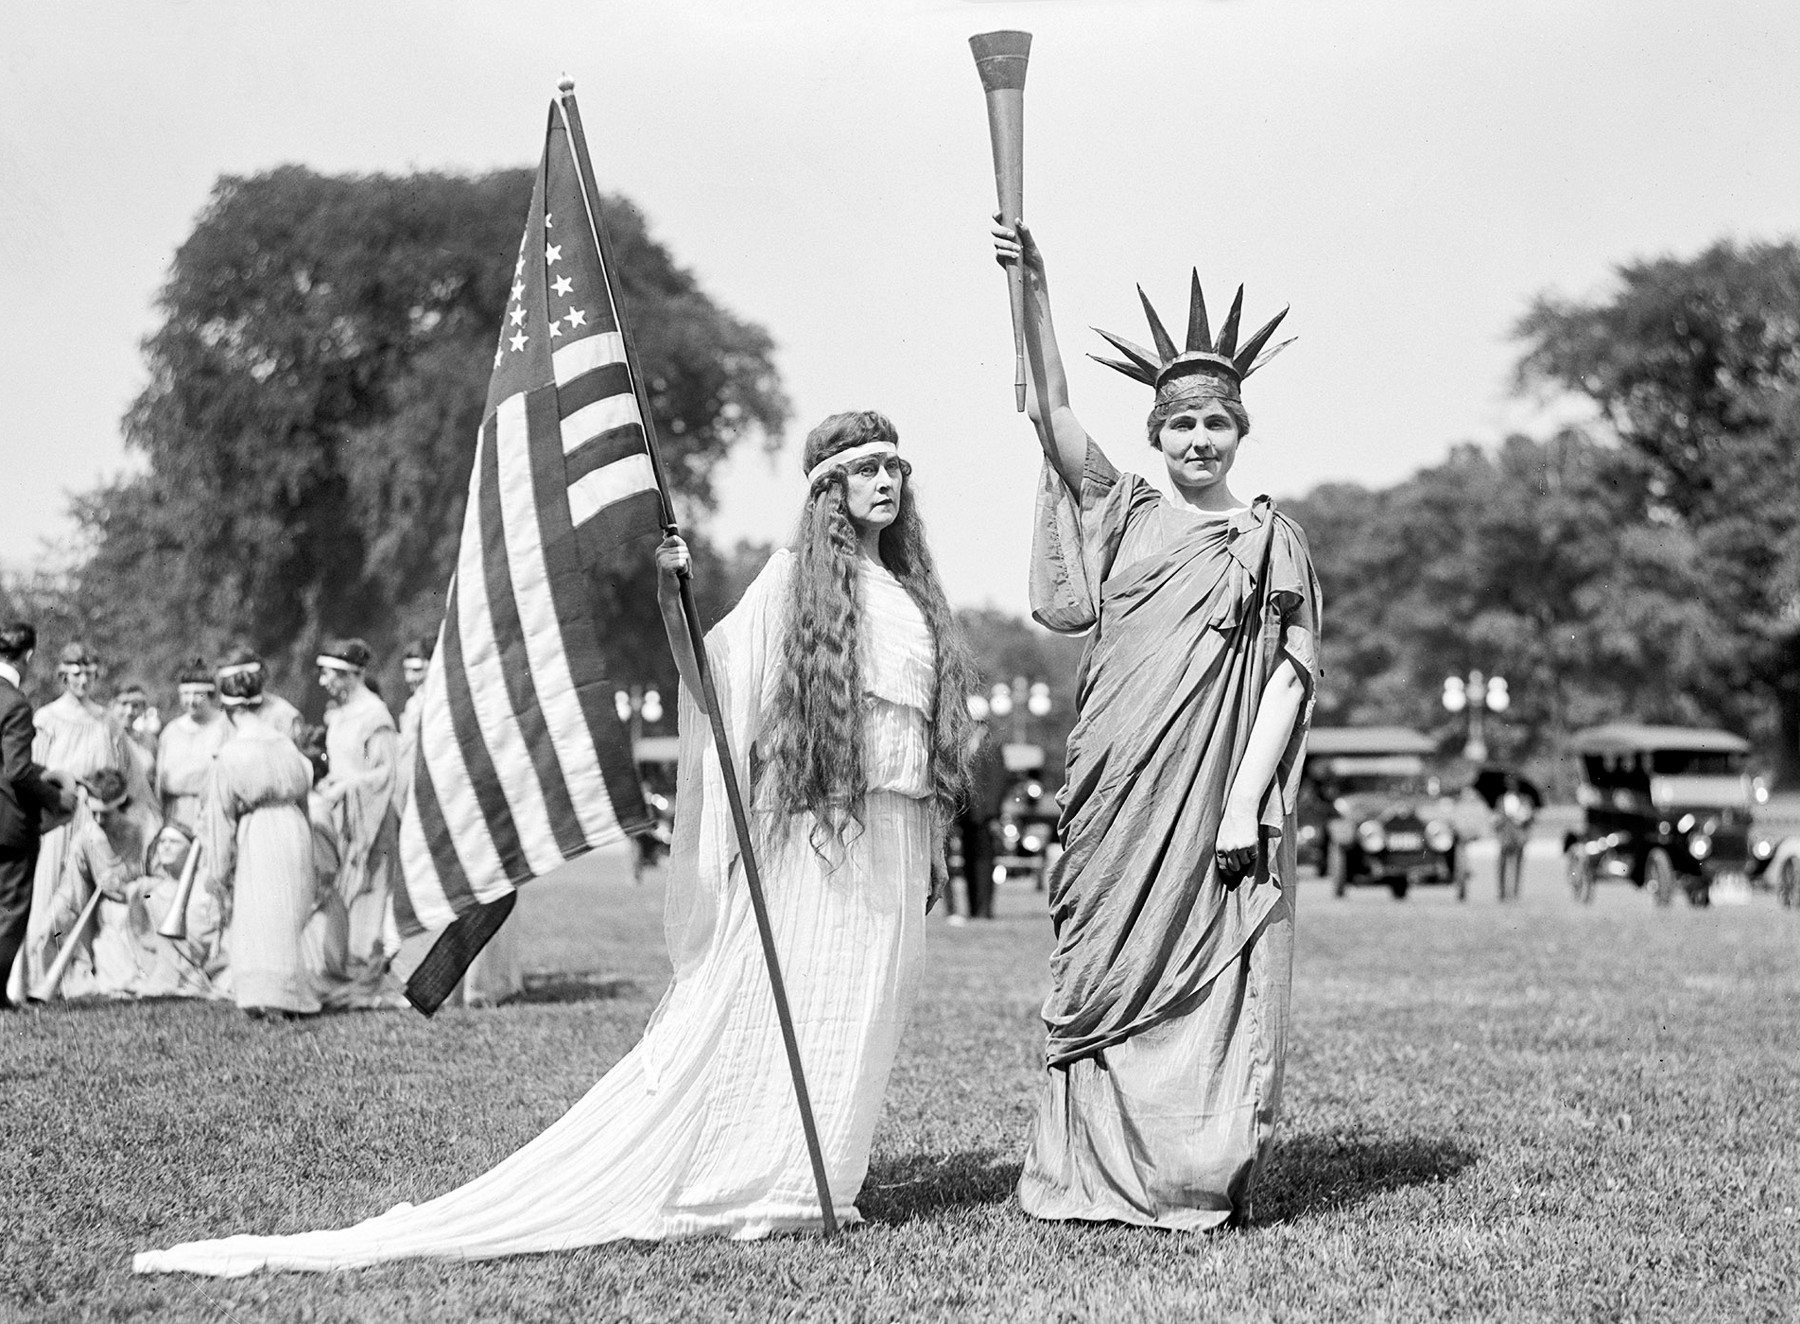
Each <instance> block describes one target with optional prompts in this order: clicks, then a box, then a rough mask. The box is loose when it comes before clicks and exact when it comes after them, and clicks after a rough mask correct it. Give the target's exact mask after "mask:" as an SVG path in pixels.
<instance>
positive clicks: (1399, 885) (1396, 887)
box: [1388, 878, 1412, 901]
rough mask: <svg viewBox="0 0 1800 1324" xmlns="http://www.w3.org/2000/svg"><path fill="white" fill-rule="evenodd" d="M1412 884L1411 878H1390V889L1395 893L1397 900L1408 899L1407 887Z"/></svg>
mask: <svg viewBox="0 0 1800 1324" xmlns="http://www.w3.org/2000/svg"><path fill="white" fill-rule="evenodd" d="M1411 886H1412V880H1411V879H1410V878H1390V879H1388V890H1389V891H1390V892H1392V893H1393V894H1394V900H1396V901H1404V900H1406V893H1407V889H1408V888H1410V887H1411Z"/></svg>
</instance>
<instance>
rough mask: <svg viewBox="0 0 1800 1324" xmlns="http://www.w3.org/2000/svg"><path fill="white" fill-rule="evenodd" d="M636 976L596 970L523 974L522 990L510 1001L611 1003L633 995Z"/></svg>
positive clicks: (636, 985)
mask: <svg viewBox="0 0 1800 1324" xmlns="http://www.w3.org/2000/svg"><path fill="white" fill-rule="evenodd" d="M637 992H638V984H637V980H635V979H618V978H614V977H612V976H609V975H603V974H599V973H597V972H595V971H558V972H556V973H554V974H542V975H527V976H525V991H524V992H523V993H521V994H519V996H518V997H516V998H513V999H512V1001H513V1002H610V1001H612V1000H613V999H614V998H629V997H633V996H635V995H636V994H637Z"/></svg>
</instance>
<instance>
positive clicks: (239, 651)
mask: <svg viewBox="0 0 1800 1324" xmlns="http://www.w3.org/2000/svg"><path fill="white" fill-rule="evenodd" d="M219 665H220V666H221V667H248V666H258V667H260V666H261V665H262V654H261V653H259V652H257V651H256V650H255V649H254V648H252V647H250V645H249V644H234V645H232V648H231V651H230V652H229V653H227V654H225V660H224V661H223V662H221V663H219Z"/></svg>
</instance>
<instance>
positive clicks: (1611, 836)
mask: <svg viewBox="0 0 1800 1324" xmlns="http://www.w3.org/2000/svg"><path fill="white" fill-rule="evenodd" d="M1569 749H1570V752H1571V753H1572V754H1574V755H1575V756H1576V759H1577V761H1578V763H1579V765H1580V771H1581V787H1580V790H1579V791H1578V792H1577V798H1578V799H1579V800H1580V803H1581V806H1582V808H1583V810H1584V811H1585V814H1584V819H1585V821H1584V822H1583V824H1582V826H1581V827H1580V829H1578V830H1576V831H1572V832H1570V833H1569V834H1568V835H1567V836H1566V837H1565V838H1564V839H1563V860H1564V865H1565V868H1566V870H1567V873H1568V878H1569V886H1570V888H1571V889H1572V890H1573V891H1574V893H1575V896H1576V899H1577V900H1580V901H1584V902H1585V901H1592V900H1593V899H1594V888H1595V886H1596V885H1597V884H1598V883H1600V882H1601V881H1602V880H1605V879H1614V878H1623V879H1629V880H1630V881H1631V882H1632V883H1634V884H1636V885H1637V886H1638V887H1641V888H1644V889H1646V890H1647V891H1648V892H1649V893H1650V896H1651V898H1652V899H1653V900H1654V901H1655V902H1656V904H1657V905H1659V906H1666V905H1668V904H1669V903H1670V902H1671V901H1673V900H1674V899H1675V893H1676V892H1677V891H1680V892H1683V893H1685V894H1686V896H1687V898H1688V900H1689V901H1690V902H1692V903H1693V904H1694V905H1696V906H1704V905H1707V904H1709V903H1710V902H1711V900H1712V888H1713V885H1714V883H1715V882H1721V881H1727V880H1729V881H1730V882H1734V883H1737V884H1740V885H1743V886H1747V880H1748V875H1749V873H1750V869H1751V865H1752V863H1753V858H1754V855H1755V852H1754V851H1753V850H1752V845H1751V840H1750V817H1751V813H1752V810H1753V808H1754V803H1755V793H1754V788H1753V786H1752V784H1751V780H1750V774H1749V771H1748V768H1747V764H1748V762H1749V756H1750V746H1749V745H1748V744H1747V743H1746V742H1745V741H1743V740H1741V739H1739V738H1738V737H1737V736H1734V735H1732V734H1731V733H1730V732H1728V731H1713V730H1707V729H1704V728H1698V727H1683V726H1642V725H1638V724H1636V723H1628V722H1615V723H1613V724H1611V725H1608V726H1597V727H1593V728H1591V729H1589V730H1586V731H1578V732H1576V733H1575V735H1573V736H1572V737H1570V740H1569Z"/></svg>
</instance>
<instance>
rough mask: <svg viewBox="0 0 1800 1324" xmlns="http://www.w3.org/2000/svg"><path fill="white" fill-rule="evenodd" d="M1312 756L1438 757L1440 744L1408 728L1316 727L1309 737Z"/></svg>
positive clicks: (1307, 739) (1307, 744) (1307, 738)
mask: <svg viewBox="0 0 1800 1324" xmlns="http://www.w3.org/2000/svg"><path fill="white" fill-rule="evenodd" d="M1306 752H1307V754H1308V755H1309V756H1310V755H1315V754H1316V755H1326V756H1329V755H1333V754H1435V753H1437V742H1436V741H1433V740H1430V739H1428V738H1427V737H1425V736H1422V735H1420V734H1419V733H1418V732H1417V731H1414V730H1413V729H1412V728H1411V727H1407V726H1315V727H1314V728H1313V729H1312V732H1311V734H1309V735H1308V736H1307V737H1306Z"/></svg>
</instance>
